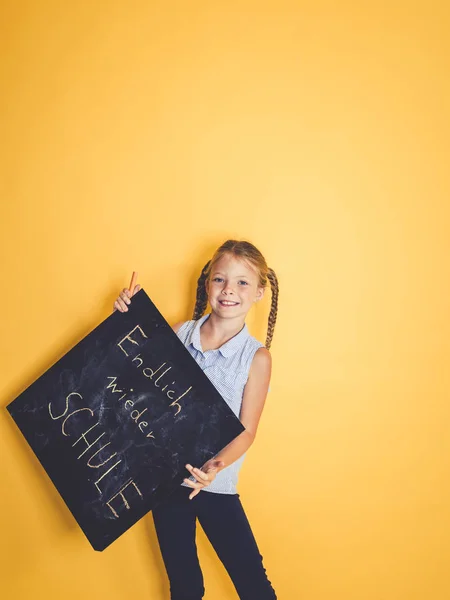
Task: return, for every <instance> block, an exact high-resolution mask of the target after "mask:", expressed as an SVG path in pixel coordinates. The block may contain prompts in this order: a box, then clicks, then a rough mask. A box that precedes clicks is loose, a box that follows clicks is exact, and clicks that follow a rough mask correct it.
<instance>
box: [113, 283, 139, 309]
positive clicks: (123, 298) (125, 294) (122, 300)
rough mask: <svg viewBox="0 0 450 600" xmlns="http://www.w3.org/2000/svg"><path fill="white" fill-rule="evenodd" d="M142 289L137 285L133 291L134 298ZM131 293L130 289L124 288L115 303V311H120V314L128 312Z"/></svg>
mask: <svg viewBox="0 0 450 600" xmlns="http://www.w3.org/2000/svg"><path fill="white" fill-rule="evenodd" d="M140 289H141V286H140V285H139V284H137V286H135V288H134V291H133V296H134V295H135V294H136V293H137V292H138V291H139V290H140ZM130 298H131V292H130V290H129V289H128V288H123V290H122V291H121V292H120V294H119V296H118V298H117V300H115V302H114V310H119V311H120V312H126V311H127V310H128V307H127V304H130V302H131V300H130Z"/></svg>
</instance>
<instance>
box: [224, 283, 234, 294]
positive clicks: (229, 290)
mask: <svg viewBox="0 0 450 600" xmlns="http://www.w3.org/2000/svg"><path fill="white" fill-rule="evenodd" d="M222 294H226V295H227V296H228V295H230V294H234V288H233V286H232V285H231V283H225V284H224V286H223V288H222Z"/></svg>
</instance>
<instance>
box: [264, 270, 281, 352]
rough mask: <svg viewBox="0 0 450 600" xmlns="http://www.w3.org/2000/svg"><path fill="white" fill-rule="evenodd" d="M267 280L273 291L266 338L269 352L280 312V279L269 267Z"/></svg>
mask: <svg viewBox="0 0 450 600" xmlns="http://www.w3.org/2000/svg"><path fill="white" fill-rule="evenodd" d="M267 279H268V280H269V281H270V288H271V290H272V301H271V305H270V314H269V319H268V325H267V336H266V344H265V346H266V348H267V350H269V348H270V344H271V343H272V336H273V331H274V328H275V322H276V320H277V311H278V279H277V276H276V275H275V271H274V270H273V269H271V268H270V267H269V269H268V272H267Z"/></svg>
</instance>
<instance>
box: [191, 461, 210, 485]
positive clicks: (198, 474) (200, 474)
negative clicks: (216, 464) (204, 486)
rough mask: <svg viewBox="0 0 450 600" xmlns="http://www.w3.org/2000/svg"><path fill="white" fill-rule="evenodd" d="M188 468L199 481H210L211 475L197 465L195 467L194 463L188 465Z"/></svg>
mask: <svg viewBox="0 0 450 600" xmlns="http://www.w3.org/2000/svg"><path fill="white" fill-rule="evenodd" d="M186 469H187V470H188V471H189V473H190V474H191V475H193V476H194V477H195V479H196V480H197V481H200V483H201V482H203V481H209V477H208V475H207V474H206V473H205V472H204V471H201V470H200V469H197V468H196V467H193V466H192V465H189V464H188V465H186Z"/></svg>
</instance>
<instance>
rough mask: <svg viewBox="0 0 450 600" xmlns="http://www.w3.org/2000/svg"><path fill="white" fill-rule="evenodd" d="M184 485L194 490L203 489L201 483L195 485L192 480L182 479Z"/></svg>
mask: <svg viewBox="0 0 450 600" xmlns="http://www.w3.org/2000/svg"><path fill="white" fill-rule="evenodd" d="M184 483H187V484H188V485H189V486H190V487H193V488H195V489H196V490H199V489H201V488H202V487H205V486H204V484H203V483H197V482H196V481H192V479H188V478H187V477H185V478H184Z"/></svg>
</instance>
